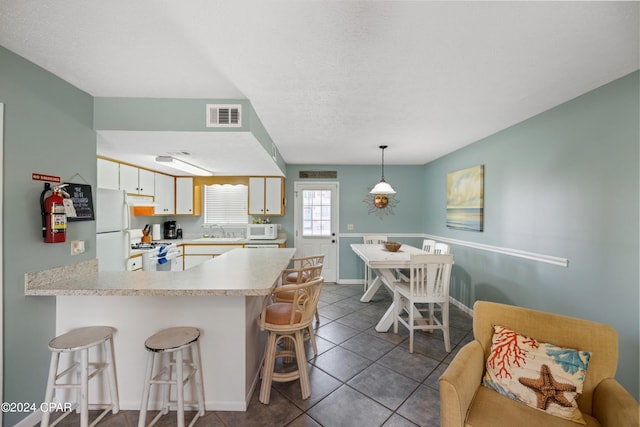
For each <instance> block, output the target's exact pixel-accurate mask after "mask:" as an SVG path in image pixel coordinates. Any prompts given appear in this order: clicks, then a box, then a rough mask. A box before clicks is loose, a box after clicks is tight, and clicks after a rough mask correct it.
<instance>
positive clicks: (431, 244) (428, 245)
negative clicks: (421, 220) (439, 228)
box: [422, 239, 436, 254]
mask: <svg viewBox="0 0 640 427" xmlns="http://www.w3.org/2000/svg"><path fill="white" fill-rule="evenodd" d="M435 246H436V241H435V240H430V239H424V240H423V241H422V250H423V251H424V252H426V253H428V254H432V253H434V250H435Z"/></svg>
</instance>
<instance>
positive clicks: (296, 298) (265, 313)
mask: <svg viewBox="0 0 640 427" xmlns="http://www.w3.org/2000/svg"><path fill="white" fill-rule="evenodd" d="M323 283H324V279H323V278H322V277H315V278H313V279H311V280H309V281H307V282H304V283H301V284H299V285H283V286H277V287H275V288H274V289H273V292H272V295H271V298H265V300H264V301H265V302H264V304H263V307H262V313H261V314H260V319H259V321H258V323H259V326H260V329H261V330H263V331H267V332H268V337H267V344H266V348H265V354H264V361H263V363H262V384H261V385H260V398H259V399H260V402H262V403H264V404H268V403H269V399H270V396H271V383H272V382H273V381H275V382H288V381H294V380H296V379H300V389H301V392H302V399H308V398H309V396H311V386H310V383H309V373H308V370H307V357H306V354H305V350H304V331H305V330H307V329H308V328H309V326H310V325H311V323H312V322H313V316H314V313H315V311H316V307H317V305H318V299H319V298H320V291H321V290H322V285H323ZM283 292H291V293H292V294H293V298H292V299H291V302H271V303H270V301H278V294H281V293H283ZM285 341H286V342H288V343H289V344H292V345H287V343H285ZM280 342H282V343H283V346H282V350H280V351H278V344H279V343H280ZM278 358H295V361H296V364H297V368H298V369H297V370H295V371H287V372H276V371H275V365H276V359H278Z"/></svg>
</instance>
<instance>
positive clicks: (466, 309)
mask: <svg viewBox="0 0 640 427" xmlns="http://www.w3.org/2000/svg"><path fill="white" fill-rule="evenodd" d="M449 304H451V305H453V306H455V307H457V308H459V309H460V310H462V311H464V312H465V313H467V314H468V315H469V316H471V317H473V309H472V308H469V307H467V306H466V305H464V304H463V303H461V302H460V301H458V300H457V299H455V298H453V297H449Z"/></svg>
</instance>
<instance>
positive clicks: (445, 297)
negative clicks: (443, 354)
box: [393, 254, 453, 353]
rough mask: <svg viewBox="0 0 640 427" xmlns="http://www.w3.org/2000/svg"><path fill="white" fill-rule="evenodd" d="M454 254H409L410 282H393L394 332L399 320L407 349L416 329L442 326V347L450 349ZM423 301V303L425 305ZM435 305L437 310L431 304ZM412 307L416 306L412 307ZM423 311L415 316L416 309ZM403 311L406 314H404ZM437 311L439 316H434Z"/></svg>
mask: <svg viewBox="0 0 640 427" xmlns="http://www.w3.org/2000/svg"><path fill="white" fill-rule="evenodd" d="M452 265H453V255H451V254H443V255H431V254H416V255H411V262H410V267H409V282H408V283H407V282H404V281H398V282H394V286H393V288H394V292H393V304H394V316H393V332H394V333H396V334H397V333H398V323H402V324H403V325H404V326H405V327H407V328H408V329H409V353H413V334H414V331H416V330H426V331H433V330H437V329H441V330H442V332H443V334H444V347H445V350H446V351H447V353H449V352H450V351H451V343H450V340H449V281H450V278H451V266H452ZM425 305H426V307H425ZM434 305H435V306H437V308H438V309H437V310H436V309H434V308H433V306H434ZM414 307H415V310H414ZM416 310H417V311H419V312H420V313H426V314H427V316H426V317H423V318H420V317H418V318H416V316H415V311H416ZM405 312H406V314H405ZM437 312H440V319H438V317H437V315H436V314H437Z"/></svg>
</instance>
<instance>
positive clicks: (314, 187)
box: [294, 182, 339, 282]
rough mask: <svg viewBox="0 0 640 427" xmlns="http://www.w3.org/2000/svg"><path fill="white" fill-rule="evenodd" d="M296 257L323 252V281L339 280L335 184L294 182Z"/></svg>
mask: <svg viewBox="0 0 640 427" xmlns="http://www.w3.org/2000/svg"><path fill="white" fill-rule="evenodd" d="M294 196H295V213H294V226H295V247H296V257H303V256H311V255H324V263H323V267H322V275H323V277H324V280H325V282H336V281H337V280H338V230H339V226H338V183H337V182H309V183H307V182H296V183H295V184H294Z"/></svg>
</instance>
